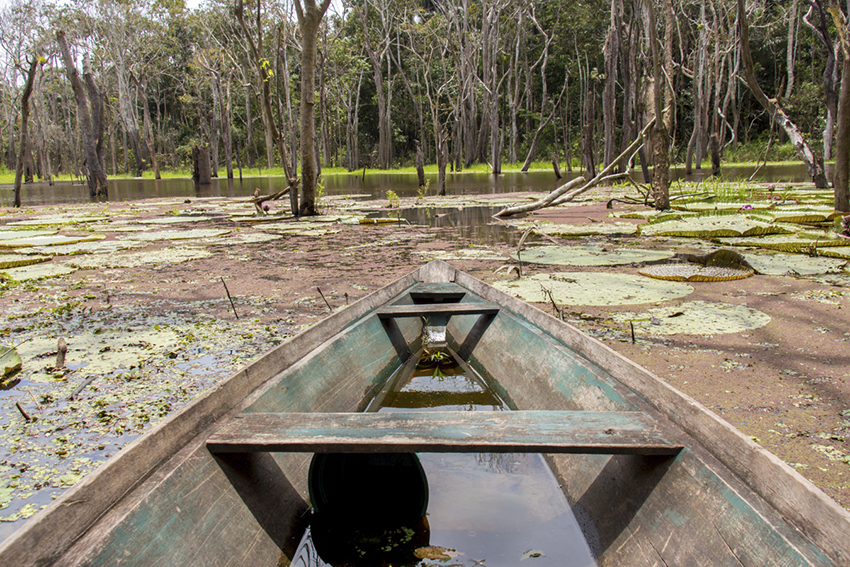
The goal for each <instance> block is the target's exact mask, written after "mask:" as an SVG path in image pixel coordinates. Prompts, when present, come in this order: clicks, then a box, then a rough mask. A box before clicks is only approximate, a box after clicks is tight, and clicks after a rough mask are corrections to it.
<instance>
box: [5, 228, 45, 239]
mask: <svg viewBox="0 0 850 567" xmlns="http://www.w3.org/2000/svg"><path fill="white" fill-rule="evenodd" d="M57 232H59V230H58V229H56V230H0V240H15V239H18V238H33V237H36V236H52V235H54V234H56V233H57Z"/></svg>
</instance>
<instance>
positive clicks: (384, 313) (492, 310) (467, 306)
mask: <svg viewBox="0 0 850 567" xmlns="http://www.w3.org/2000/svg"><path fill="white" fill-rule="evenodd" d="M498 312H499V306H498V305H495V304H493V303H419V304H413V305H390V306H387V307H383V308H381V309H379V310H378V312H377V313H378V317H380V318H381V319H393V318H397V317H429V316H439V315H442V316H452V315H495V314H496V313H498Z"/></svg>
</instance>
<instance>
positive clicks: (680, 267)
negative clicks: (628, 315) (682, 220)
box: [638, 262, 754, 282]
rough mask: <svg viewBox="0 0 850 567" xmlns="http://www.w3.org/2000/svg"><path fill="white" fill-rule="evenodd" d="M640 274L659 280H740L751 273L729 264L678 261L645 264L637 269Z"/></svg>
mask: <svg viewBox="0 0 850 567" xmlns="http://www.w3.org/2000/svg"><path fill="white" fill-rule="evenodd" d="M638 273H639V274H640V275H642V276H648V277H650V278H656V279H659V280H671V281H679V282H725V281H730V280H740V279H743V278H748V277H750V276H752V275H753V273H754V272H753V270H751V269H749V268H734V267H731V266H702V265H700V264H693V263H690V262H687V263H678V264H660V265H657V266H646V267H644V268H641V269H640V270H638Z"/></svg>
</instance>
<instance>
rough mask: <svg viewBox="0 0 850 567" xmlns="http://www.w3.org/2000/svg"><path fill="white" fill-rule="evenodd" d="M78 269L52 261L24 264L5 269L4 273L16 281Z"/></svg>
mask: <svg viewBox="0 0 850 567" xmlns="http://www.w3.org/2000/svg"><path fill="white" fill-rule="evenodd" d="M76 271H77V268H75V267H72V266H67V265H65V264H56V263H53V262H50V263H41V264H32V265H30V266H22V267H20V268H9V269H8V270H3V273H5V274H6V275H8V276H9V277H10V278H12V279H13V280H15V281H19V282H22V281H26V280H41V279H45V278H55V277H59V276H67V275H68V274H73V273H74V272H76Z"/></svg>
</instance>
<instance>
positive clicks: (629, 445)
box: [207, 411, 682, 455]
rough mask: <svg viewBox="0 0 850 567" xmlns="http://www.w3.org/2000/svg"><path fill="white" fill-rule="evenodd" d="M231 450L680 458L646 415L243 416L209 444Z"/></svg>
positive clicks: (678, 445) (213, 448) (677, 445)
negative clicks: (608, 455)
mask: <svg viewBox="0 0 850 567" xmlns="http://www.w3.org/2000/svg"><path fill="white" fill-rule="evenodd" d="M207 447H208V448H209V449H210V450H211V451H213V452H215V453H228V452H235V453H240V452H262V451H272V452H275V451H279V452H287V451H291V452H304V451H307V452H319V453H335V452H350V453H400V452H420V453H421V452H430V453H447V452H467V453H474V452H487V453H514V452H525V453H529V452H534V453H597V454H640V455H674V454H676V453H678V452H679V451H680V450H681V449H682V444H681V443H676V442H671V441H669V440H668V437H667V436H665V435H664V432H662V431H660V430H659V429H658V428H657V427H656V426H655V424H653V423H652V421H651V420H650V419H649V418H648V417H647V416H646V415H643V414H639V413H627V412H571V411H564V412H562V411H511V412H464V411H458V412H391V413H255V414H243V415H240V416H238V417H236V418H234V419H233V420H232V421H230V422H229V423H228V424H226V425H225V426H223V427H222V429H221V430H219V431H218V432H217V433H216V434H215V435H213V436H212V437H210V438H209V439H208V440H207Z"/></svg>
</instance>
